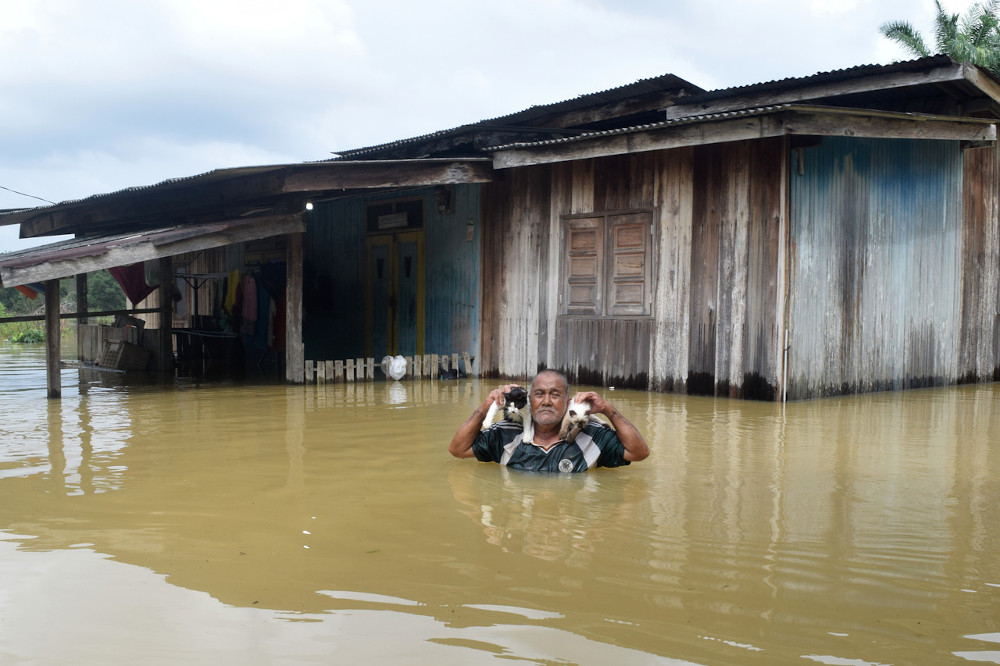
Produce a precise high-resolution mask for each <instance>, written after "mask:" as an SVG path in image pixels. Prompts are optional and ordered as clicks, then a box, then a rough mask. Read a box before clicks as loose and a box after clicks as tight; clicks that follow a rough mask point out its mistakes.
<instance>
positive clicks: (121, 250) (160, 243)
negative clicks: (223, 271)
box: [0, 213, 305, 287]
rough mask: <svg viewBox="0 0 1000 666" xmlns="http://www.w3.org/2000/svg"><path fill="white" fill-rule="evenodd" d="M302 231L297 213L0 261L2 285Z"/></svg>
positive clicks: (41, 249)
mask: <svg viewBox="0 0 1000 666" xmlns="http://www.w3.org/2000/svg"><path fill="white" fill-rule="evenodd" d="M302 231H305V222H304V221H303V219H302V216H301V215H300V214H298V213H296V214H294V215H272V216H267V217H260V218H252V219H249V220H236V221H232V222H226V223H217V224H211V225H204V226H202V227H198V226H194V227H189V228H184V229H183V233H178V234H177V237H176V239H174V240H169V239H165V238H164V237H163V234H168V233H169V230H168V231H164V232H163V233H162V234H161V233H160V232H159V231H151V232H147V233H138V234H136V236H135V238H133V239H130V240H129V241H128V242H119V243H115V244H113V245H109V246H108V247H106V248H103V251H100V250H94V251H93V252H92V253H91V254H89V255H87V256H75V257H72V258H68V259H59V258H54V259H53V260H52V261H46V262H39V263H34V264H33V265H23V263H22V264H21V265H17V264H14V263H12V262H7V263H4V262H3V261H2V259H0V285H2V286H4V287H16V286H18V285H22V284H29V283H32V282H44V281H46V280H51V279H54V278H64V277H69V276H71V275H77V274H79V273H91V272H93V271H97V270H101V269H103V268H113V267H115V266H127V265H129V264H134V263H136V262H138V261H149V260H152V259H160V258H162V257H172V256H176V255H178V254H184V253H186V252H198V251H200V250H207V249H209V248H214V247H222V246H225V245H232V244H234V243H241V242H245V241H250V240H259V239H261V238H269V237H272V236H279V235H282V234H286V233H298V232H302ZM158 234H159V235H158ZM38 251H39V252H44V251H45V248H38ZM54 257H58V254H56V253H54Z"/></svg>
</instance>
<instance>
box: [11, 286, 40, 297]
mask: <svg viewBox="0 0 1000 666" xmlns="http://www.w3.org/2000/svg"><path fill="white" fill-rule="evenodd" d="M14 289H17V290H18V291H19V292H21V293H22V294H24V295H25V296H27V297H28V298H30V299H31V300H35V297H36V296H38V292H37V291H35V290H34V289H32V288H31V287H29V286H27V285H23V284H19V285H17V286H16V287H14Z"/></svg>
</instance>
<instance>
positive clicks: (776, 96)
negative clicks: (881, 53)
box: [666, 63, 969, 120]
mask: <svg viewBox="0 0 1000 666" xmlns="http://www.w3.org/2000/svg"><path fill="white" fill-rule="evenodd" d="M968 75H969V74H968V71H967V70H966V69H965V68H964V67H963V66H962V65H961V64H959V63H955V64H953V65H947V66H944V67H936V68H934V69H933V70H931V71H909V72H892V73H888V74H877V75H875V76H865V75H862V76H859V77H856V78H852V79H847V80H844V81H824V82H821V83H816V84H814V85H803V86H796V87H794V88H789V89H787V90H773V89H772V90H766V87H767V86H766V84H764V86H762V87H763V88H765V89H764V90H760V91H759V92H754V91H753V90H751V91H749V92H746V93H744V94H741V95H733V96H727V97H722V98H718V99H711V100H706V101H702V102H694V103H690V104H682V103H678V104H675V105H674V106H672V107H670V108H668V109H667V110H666V114H667V119H670V120H672V119H676V118H684V117H687V116H693V115H703V114H709V113H723V112H726V111H736V110H739V109H752V108H756V107H761V106H773V105H775V104H789V103H795V102H809V101H811V100H816V99H822V98H824V97H839V96H842V95H854V94H858V93H867V92H883V91H889V90H895V89H899V88H907V87H910V86H918V85H927V84H935V83H954V82H958V81H963V80H967V79H968Z"/></svg>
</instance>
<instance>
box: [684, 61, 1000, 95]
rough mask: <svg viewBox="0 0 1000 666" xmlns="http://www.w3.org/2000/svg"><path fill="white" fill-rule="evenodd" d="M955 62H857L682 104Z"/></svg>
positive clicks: (712, 92) (717, 92)
mask: <svg viewBox="0 0 1000 666" xmlns="http://www.w3.org/2000/svg"><path fill="white" fill-rule="evenodd" d="M957 64H959V63H958V62H956V61H955V60H953V59H952V58H950V57H948V56H946V55H932V56H927V57H926V58H917V59H915V60H904V61H901V62H895V63H892V64H890V65H857V66H855V67H848V68H846V69H838V70H831V71H828V72H819V73H817V74H810V75H809V76H800V77H790V78H785V79H776V80H774V81H766V82H763V83H752V84H749V85H744V86H734V87H731V88H720V89H718V90H709V91H705V92H702V93H698V94H694V95H691V96H689V97H686V98H685V99H684V104H697V103H699V102H707V101H710V100H715V99H722V98H726V97H736V96H739V95H746V94H749V93H767V92H778V91H783V90H790V89H793V88H802V87H805V86H810V85H823V84H829V83H837V82H840V81H848V80H850V79H856V78H861V77H864V76H872V75H874V74H897V73H900V72H919V71H922V70H926V69H930V68H935V67H945V66H949V65H957ZM982 71H983V72H984V74H986V75H987V76H990V77H991V78H993V79H994V80H997V81H998V82H1000V79H997V77H996V76H994V75H993V74H991V73H990V72H988V71H986V70H982Z"/></svg>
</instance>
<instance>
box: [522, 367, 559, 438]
mask: <svg viewBox="0 0 1000 666" xmlns="http://www.w3.org/2000/svg"><path fill="white" fill-rule="evenodd" d="M528 399H529V400H530V401H531V420H532V421H534V422H535V423H537V424H538V425H541V426H551V425H558V424H560V423H562V418H563V415H564V414H565V413H566V408H567V407H568V406H569V380H567V379H566V375H564V374H563V373H561V372H559V371H557V370H542V371H541V372H539V373H538V374H537V375H535V378H534V379H533V380H531V388H530V389H529V390H528Z"/></svg>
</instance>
